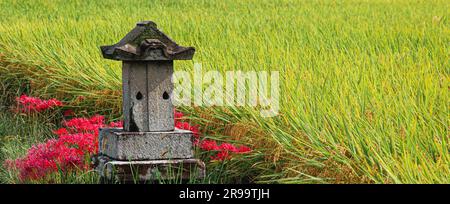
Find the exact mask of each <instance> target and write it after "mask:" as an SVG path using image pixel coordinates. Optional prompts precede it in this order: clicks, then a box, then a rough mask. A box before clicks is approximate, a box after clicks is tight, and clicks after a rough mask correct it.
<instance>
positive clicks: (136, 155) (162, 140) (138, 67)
mask: <svg viewBox="0 0 450 204" xmlns="http://www.w3.org/2000/svg"><path fill="white" fill-rule="evenodd" d="M101 51H102V54H103V57H104V58H106V59H112V60H120V61H122V83H123V106H122V107H123V114H124V127H123V129H122V128H102V129H101V130H100V134H99V157H98V158H99V159H98V160H99V164H98V166H97V170H98V171H99V173H100V175H101V177H102V178H104V179H107V180H119V181H121V182H132V181H139V182H142V181H152V180H157V179H175V178H181V179H188V178H192V177H193V176H195V177H203V176H204V173H205V172H204V171H205V167H204V163H203V162H201V161H200V160H198V159H195V158H194V150H193V133H192V132H191V131H188V130H180V129H176V128H175V126H174V108H173V105H172V101H171V94H172V90H173V84H172V80H171V79H172V74H173V60H190V59H192V57H193V55H194V53H195V49H194V48H193V47H182V46H179V45H178V44H177V43H175V42H174V41H173V40H171V39H170V38H169V37H168V36H166V35H165V34H164V33H162V32H161V31H159V30H158V28H157V26H156V24H155V23H153V22H151V21H144V22H139V23H137V25H136V27H135V28H134V29H133V30H131V31H130V32H129V33H128V34H127V35H126V36H125V37H124V38H123V39H122V40H120V42H118V43H117V44H115V45H111V46H101ZM192 174H195V175H192Z"/></svg>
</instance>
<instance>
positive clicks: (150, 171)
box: [96, 156, 205, 183]
mask: <svg viewBox="0 0 450 204" xmlns="http://www.w3.org/2000/svg"><path fill="white" fill-rule="evenodd" d="M98 161H99V163H98V166H97V168H96V170H97V171H98V172H99V174H100V176H101V178H102V182H103V183H117V182H118V183H158V182H161V183H165V182H166V181H167V182H168V183H169V182H170V181H172V182H173V181H175V182H183V181H189V180H191V179H201V178H204V177H205V164H204V163H203V162H202V161H200V160H198V159H174V160H147V161H118V160H110V159H109V158H108V157H105V156H100V157H98Z"/></svg>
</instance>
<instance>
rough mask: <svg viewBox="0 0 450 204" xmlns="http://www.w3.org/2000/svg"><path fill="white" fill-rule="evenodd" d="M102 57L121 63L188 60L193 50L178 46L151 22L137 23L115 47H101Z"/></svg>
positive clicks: (192, 54)
mask: <svg viewBox="0 0 450 204" xmlns="http://www.w3.org/2000/svg"><path fill="white" fill-rule="evenodd" d="M100 49H101V50H102V54H103V57H104V58H106V59H112V60H121V61H153V60H190V59H192V57H193V56H194V53H195V48H193V47H183V46H179V45H178V44H177V43H176V42H174V41H173V40H172V39H170V38H169V37H168V36H167V35H165V34H164V33H163V32H161V31H160V30H158V28H157V26H156V24H155V23H154V22H152V21H143V22H139V23H137V25H136V27H135V28H134V29H133V30H131V31H130V32H129V33H128V34H127V35H126V36H125V37H124V38H123V39H122V40H120V41H119V42H118V43H117V44H115V45H107V46H101V47H100Z"/></svg>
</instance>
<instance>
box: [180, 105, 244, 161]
mask: <svg viewBox="0 0 450 204" xmlns="http://www.w3.org/2000/svg"><path fill="white" fill-rule="evenodd" d="M182 118H183V113H181V112H177V111H175V127H176V128H178V129H184V130H190V131H192V132H193V133H194V137H195V142H194V144H195V145H199V146H200V149H202V150H204V151H215V152H217V154H216V155H215V156H211V159H212V160H220V161H223V160H228V159H230V158H231V155H230V153H247V152H250V151H251V149H250V148H249V147H247V146H244V145H242V146H240V147H236V146H234V145H233V144H230V143H222V144H221V145H217V143H216V141H214V140H203V141H202V142H201V143H200V144H199V140H200V133H199V130H198V126H192V125H190V124H189V123H188V122H181V121H180V120H181V119H182Z"/></svg>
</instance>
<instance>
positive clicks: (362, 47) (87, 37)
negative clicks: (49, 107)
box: [0, 0, 450, 183]
mask: <svg viewBox="0 0 450 204" xmlns="http://www.w3.org/2000/svg"><path fill="white" fill-rule="evenodd" d="M0 8H1V12H0V22H1V24H0V33H1V35H0V61H1V62H0V63H1V65H2V66H0V73H1V76H0V78H1V79H2V80H11V79H16V78H20V79H21V80H27V81H28V86H29V87H30V89H32V90H33V91H35V92H36V93H39V94H41V95H43V96H53V97H58V98H64V99H65V100H66V101H68V102H70V103H71V105H72V106H73V107H74V108H76V109H79V110H82V111H86V112H87V113H88V112H93V111H95V112H103V113H107V114H110V115H112V116H116V117H118V116H119V113H120V97H121V96H120V93H121V90H120V89H121V79H120V63H118V62H112V61H109V60H105V59H102V57H101V55H100V52H99V48H98V47H99V46H100V45H107V44H112V43H115V42H117V41H118V40H119V39H120V38H121V37H123V36H124V35H125V34H126V33H127V32H128V31H129V30H130V29H131V28H132V27H133V26H134V24H135V23H136V22H137V21H141V20H153V21H155V22H156V23H157V24H158V26H159V27H160V28H161V29H162V30H163V31H164V32H165V33H167V34H169V35H170V36H171V37H172V38H173V39H175V40H176V41H177V42H179V43H180V44H181V45H189V46H194V47H196V48H197V52H196V54H195V56H194V60H193V61H194V62H200V63H202V64H203V68H204V69H206V70H218V71H220V72H225V71H229V70H278V71H280V78H281V82H282V84H281V97H282V99H281V110H280V115H279V116H277V117H274V118H262V117H260V116H259V109H253V108H251V107H240V108H236V107H215V108H201V107H197V108H190V107H183V108H184V109H185V110H186V111H189V112H190V113H189V114H190V115H192V120H194V121H196V123H200V124H202V125H203V127H204V130H205V132H206V133H208V135H209V136H210V137H215V138H216V139H222V138H224V139H225V138H227V137H222V135H228V136H230V135H231V136H232V137H233V138H239V139H240V140H241V141H242V142H243V143H250V144H252V145H253V147H255V148H258V151H259V152H258V159H255V160H254V164H253V168H254V169H260V170H261V172H263V173H261V174H260V175H258V177H257V178H255V179H256V181H259V182H286V183H304V182H308V183H309V182H331V183H333V182H345V183H349V182H374V183H450V176H449V175H450V162H449V159H450V158H449V133H448V128H449V127H450V124H449V117H448V116H449V111H448V106H449V93H448V89H449V88H448V87H449V83H448V82H449V71H450V70H449V67H450V65H449V53H450V49H449V43H450V30H449V20H448V18H449V16H448V15H449V13H448V11H449V10H450V3H448V2H447V1H444V0H436V1H425V0H423V1H421V0H411V1H408V0H398V1H389V0H374V1H363V0H350V1H340V0H335V1H331V0H321V1H290V0H276V1H261V0H249V1H230V0H225V1H224V0H222V1H206V0H205V1H143V0H142V1H6V0H1V1H0ZM192 64H193V62H189V61H188V62H178V61H177V62H176V63H175V67H176V69H177V70H190V69H191V68H192ZM81 95H82V96H85V100H78V99H77V97H78V96H81Z"/></svg>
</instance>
